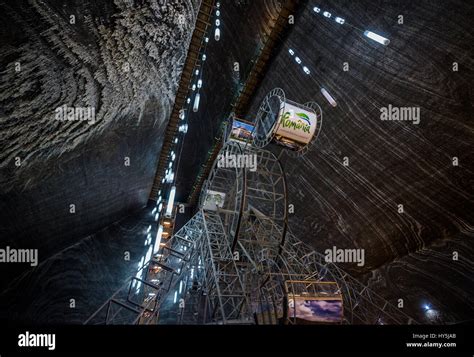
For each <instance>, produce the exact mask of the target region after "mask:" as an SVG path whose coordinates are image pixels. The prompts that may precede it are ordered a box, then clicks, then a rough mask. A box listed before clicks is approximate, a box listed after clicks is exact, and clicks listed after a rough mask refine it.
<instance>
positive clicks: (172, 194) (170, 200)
mask: <svg viewBox="0 0 474 357" xmlns="http://www.w3.org/2000/svg"><path fill="white" fill-rule="evenodd" d="M175 195H176V186H173V187H171V191H170V196H169V198H168V206H167V207H166V213H165V216H166V217H168V218H170V217H171V214H172V213H173V205H174V198H175Z"/></svg>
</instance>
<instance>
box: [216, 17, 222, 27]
mask: <svg viewBox="0 0 474 357" xmlns="http://www.w3.org/2000/svg"><path fill="white" fill-rule="evenodd" d="M220 24H221V20H219V19H216V26H217V27H219V26H220Z"/></svg>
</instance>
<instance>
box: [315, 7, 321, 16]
mask: <svg viewBox="0 0 474 357" xmlns="http://www.w3.org/2000/svg"><path fill="white" fill-rule="evenodd" d="M313 11H314V12H316V13H318V14H319V13H320V12H321V9H320V8H319V7H316V6H315V7H313Z"/></svg>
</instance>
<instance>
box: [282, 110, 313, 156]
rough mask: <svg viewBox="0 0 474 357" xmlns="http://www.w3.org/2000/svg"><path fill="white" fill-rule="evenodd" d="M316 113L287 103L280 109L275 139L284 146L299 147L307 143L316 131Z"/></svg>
mask: <svg viewBox="0 0 474 357" xmlns="http://www.w3.org/2000/svg"><path fill="white" fill-rule="evenodd" d="M316 125H317V118H316V114H315V113H313V112H309V111H307V110H304V109H302V108H299V107H297V106H295V105H292V104H289V103H286V104H285V106H284V108H283V109H281V110H280V113H279V119H278V123H277V125H276V127H275V133H274V136H275V140H276V141H277V142H278V143H279V144H282V145H284V146H287V147H290V148H293V149H299V148H301V147H302V146H305V145H307V144H308V143H309V142H310V141H311V139H312V138H313V135H314V133H315V131H316Z"/></svg>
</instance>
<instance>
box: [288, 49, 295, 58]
mask: <svg viewBox="0 0 474 357" xmlns="http://www.w3.org/2000/svg"><path fill="white" fill-rule="evenodd" d="M288 52H290V55H292V56H293V55H294V54H295V51H293V50H292V49H291V48H290V49H289V50H288Z"/></svg>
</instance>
